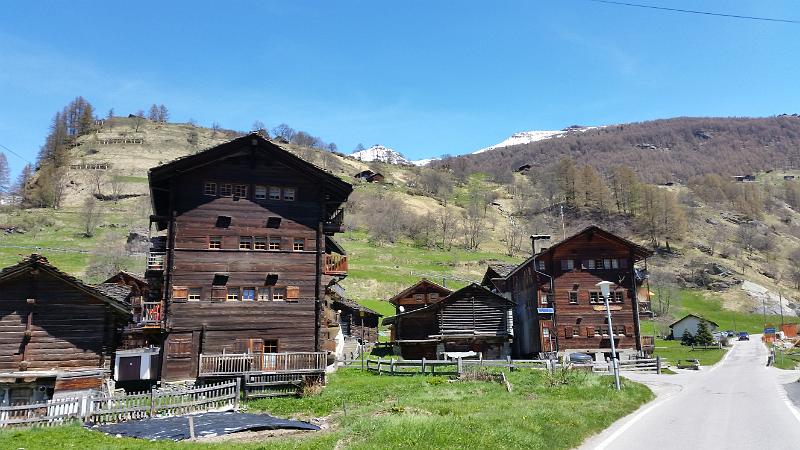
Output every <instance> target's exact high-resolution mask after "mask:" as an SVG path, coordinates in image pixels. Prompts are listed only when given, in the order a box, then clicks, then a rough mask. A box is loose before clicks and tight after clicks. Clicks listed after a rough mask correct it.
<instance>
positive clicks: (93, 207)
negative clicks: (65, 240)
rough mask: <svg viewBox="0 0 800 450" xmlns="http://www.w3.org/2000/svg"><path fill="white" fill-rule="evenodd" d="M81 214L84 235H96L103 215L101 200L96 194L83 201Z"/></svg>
mask: <svg viewBox="0 0 800 450" xmlns="http://www.w3.org/2000/svg"><path fill="white" fill-rule="evenodd" d="M81 214H82V218H83V235H84V236H85V237H92V236H94V232H95V230H96V229H97V225H98V224H99V223H100V217H101V215H102V212H101V207H100V202H98V201H97V199H96V198H94V196H90V197H87V198H86V201H85V202H84V203H83V210H82V211H81Z"/></svg>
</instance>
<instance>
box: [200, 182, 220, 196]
mask: <svg viewBox="0 0 800 450" xmlns="http://www.w3.org/2000/svg"><path fill="white" fill-rule="evenodd" d="M203 194H205V195H217V183H206V184H205V186H204V187H203Z"/></svg>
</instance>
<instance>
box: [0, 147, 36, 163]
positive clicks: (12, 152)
mask: <svg viewBox="0 0 800 450" xmlns="http://www.w3.org/2000/svg"><path fill="white" fill-rule="evenodd" d="M0 147H3V148H4V149H6V150H8V151H9V152H10V153H11V154H12V155H14V156H16V157H17V158H19V159H21V160H23V161H25V162H27V163H29V164H31V165H33V163H32V162H30V160H28V158H26V157H24V156H22V155H20V154H19V153H17V152H15V151H14V150H11V149H10V148H8V147H6V146H5V145H3V144H0Z"/></svg>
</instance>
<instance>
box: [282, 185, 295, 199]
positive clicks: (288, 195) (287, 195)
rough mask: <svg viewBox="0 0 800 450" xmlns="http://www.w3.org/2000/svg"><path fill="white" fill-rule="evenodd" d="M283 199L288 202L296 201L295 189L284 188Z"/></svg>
mask: <svg viewBox="0 0 800 450" xmlns="http://www.w3.org/2000/svg"><path fill="white" fill-rule="evenodd" d="M283 199H284V200H286V201H287V202H293V201H294V188H283Z"/></svg>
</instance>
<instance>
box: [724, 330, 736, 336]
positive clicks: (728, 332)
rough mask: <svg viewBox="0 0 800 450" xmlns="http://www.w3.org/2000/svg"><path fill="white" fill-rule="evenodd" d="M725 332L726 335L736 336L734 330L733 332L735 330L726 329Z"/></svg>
mask: <svg viewBox="0 0 800 450" xmlns="http://www.w3.org/2000/svg"><path fill="white" fill-rule="evenodd" d="M725 333H727V334H728V337H735V336H736V332H735V331H733V330H728V331H726V332H725Z"/></svg>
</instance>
